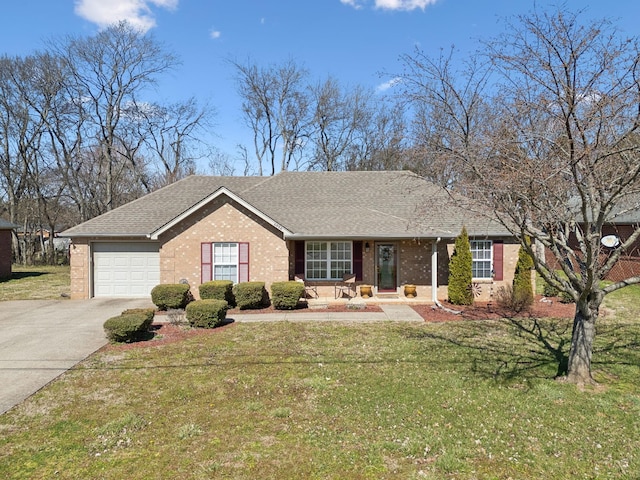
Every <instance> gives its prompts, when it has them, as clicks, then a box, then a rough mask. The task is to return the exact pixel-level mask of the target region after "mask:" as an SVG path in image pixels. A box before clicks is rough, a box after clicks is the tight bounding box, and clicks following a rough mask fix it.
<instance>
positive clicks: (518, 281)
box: [513, 247, 533, 312]
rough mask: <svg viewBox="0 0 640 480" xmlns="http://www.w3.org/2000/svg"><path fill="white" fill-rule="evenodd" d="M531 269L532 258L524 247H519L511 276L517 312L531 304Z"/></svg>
mask: <svg viewBox="0 0 640 480" xmlns="http://www.w3.org/2000/svg"><path fill="white" fill-rule="evenodd" d="M531 269H533V258H531V255H529V252H527V251H526V250H525V249H524V248H522V247H520V251H519V252H518V262H517V263H516V271H515V274H514V276H513V303H514V306H517V307H518V308H517V309H516V311H517V312H519V311H520V310H523V309H526V308H528V307H530V306H531V305H532V304H533V284H532V283H531Z"/></svg>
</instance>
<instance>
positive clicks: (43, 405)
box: [0, 312, 640, 479]
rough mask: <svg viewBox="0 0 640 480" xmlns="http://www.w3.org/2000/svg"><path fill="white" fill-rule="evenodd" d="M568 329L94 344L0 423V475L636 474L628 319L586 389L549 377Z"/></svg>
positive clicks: (634, 344)
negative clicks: (127, 346) (593, 384)
mask: <svg viewBox="0 0 640 480" xmlns="http://www.w3.org/2000/svg"><path fill="white" fill-rule="evenodd" d="M569 335H570V322H569V321H566V320H563V321H560V320H553V319H544V320H535V321H534V320H521V321H515V320H508V319H506V320H502V321H474V322H463V321H460V322H451V323H438V324H436V323H433V324H418V325H416V324H401V323H375V324H374V323H371V324H335V323H322V322H319V323H287V322H282V323H269V324H266V323H265V324H236V325H230V326H228V327H225V328H222V329H217V330H212V331H210V332H207V333H204V334H201V335H198V336H193V337H191V338H189V339H188V340H185V341H183V342H179V343H173V344H166V345H163V346H155V347H154V346H147V347H142V348H136V349H133V350H121V349H118V348H117V347H109V348H107V349H105V350H103V351H101V352H98V353H97V354H95V355H93V356H92V357H90V358H89V359H87V360H86V361H85V362H83V363H82V364H80V365H79V366H78V367H77V368H75V369H73V370H71V371H69V372H67V373H66V374H65V375H63V376H62V377H61V378H60V379H59V380H58V381H56V382H54V383H52V384H50V385H49V386H48V387H46V388H45V389H43V390H41V391H40V392H39V393H37V394H36V395H34V396H33V397H31V398H30V399H28V400H27V401H26V402H24V403H23V404H21V405H19V406H18V407H16V408H15V409H13V410H11V411H10V412H8V413H7V414H5V415H3V416H1V417H0V477H1V478H7V479H18V478H25V479H27V478H28V479H38V478H102V479H120V478H130V479H143V478H144V479H146V478H181V479H182V478H187V479H209V478H232V479H255V478H260V479H302V478H304V479H387V478H389V479H391V478H393V479H396V478H397V479H508V478H513V479H540V478H550V479H556V478H557V479H565V478H585V479H586V478H589V479H591V478H619V479H636V478H640V453H638V452H640V394H639V392H640V372H639V367H638V366H639V365H640V351H639V348H638V345H639V341H640V324H638V323H637V322H625V321H623V320H621V319H620V318H619V317H617V315H616V314H615V312H611V313H610V314H609V315H607V317H606V318H605V319H604V321H602V322H601V324H600V327H599V331H598V339H597V345H596V353H595V357H594V371H595V373H596V377H597V379H598V380H599V381H600V382H601V386H600V387H597V388H587V389H586V390H585V389H579V388H577V387H575V386H573V385H568V384H565V383H562V382H558V381H556V380H554V379H553V377H554V375H555V373H556V370H557V362H558V359H559V358H562V357H563V356H566V353H567V349H568V339H569Z"/></svg>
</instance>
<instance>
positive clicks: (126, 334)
mask: <svg viewBox="0 0 640 480" xmlns="http://www.w3.org/2000/svg"><path fill="white" fill-rule="evenodd" d="M153 315H154V311H153V309H150V308H149V309H144V308H138V309H132V310H125V311H124V312H122V313H121V314H120V315H118V316H117V317H111V318H110V319H108V320H107V321H106V322H104V325H103V328H104V331H105V333H106V335H107V339H108V340H109V341H110V342H112V343H129V342H135V341H136V340H139V339H140V338H142V337H143V336H144V334H145V333H146V332H148V331H149V327H150V326H151V323H152V322H153Z"/></svg>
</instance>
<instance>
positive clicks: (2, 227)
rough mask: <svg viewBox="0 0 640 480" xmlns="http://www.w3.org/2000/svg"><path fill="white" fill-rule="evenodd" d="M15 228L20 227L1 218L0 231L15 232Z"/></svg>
mask: <svg viewBox="0 0 640 480" xmlns="http://www.w3.org/2000/svg"><path fill="white" fill-rule="evenodd" d="M14 228H18V225H14V224H13V223H11V222H7V221H6V220H3V219H1V218H0V230H13V229H14Z"/></svg>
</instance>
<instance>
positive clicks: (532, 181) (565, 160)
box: [405, 8, 640, 383]
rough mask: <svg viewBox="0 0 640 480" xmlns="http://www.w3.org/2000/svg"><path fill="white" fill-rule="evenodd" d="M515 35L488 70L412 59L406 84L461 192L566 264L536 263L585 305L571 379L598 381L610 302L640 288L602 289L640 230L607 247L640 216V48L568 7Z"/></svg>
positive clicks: (512, 28)
mask: <svg viewBox="0 0 640 480" xmlns="http://www.w3.org/2000/svg"><path fill="white" fill-rule="evenodd" d="M507 28H508V30H506V32H505V33H504V34H503V35H502V36H500V37H498V38H496V39H494V40H490V41H488V42H487V43H486V57H484V58H486V59H487V60H488V61H489V63H482V61H480V62H478V63H472V65H476V66H480V67H481V68H477V69H476V68H473V69H471V70H467V72H466V74H461V75H454V74H453V69H452V68H451V63H450V62H444V63H441V62H439V61H438V60H435V61H428V60H427V61H426V62H425V61H423V60H425V59H426V57H424V56H423V55H422V54H417V55H415V56H413V57H405V65H407V67H408V71H407V73H406V75H405V79H408V80H411V81H412V83H411V82H409V83H407V84H406V85H407V86H408V88H409V92H408V93H410V94H411V95H412V99H413V100H414V101H415V102H418V103H424V105H425V108H426V109H427V111H429V112H431V113H432V115H433V118H434V119H435V120H436V124H435V125H434V126H432V127H430V128H426V129H424V130H423V131H424V142H423V145H424V146H425V147H428V150H429V152H428V153H429V154H431V155H434V156H437V155H442V154H444V155H446V156H447V158H448V159H450V160H451V161H452V162H455V166H456V167H455V168H456V173H455V177H454V178H455V181H456V182H458V183H456V184H455V186H454V188H456V189H458V190H460V191H463V192H465V193H466V194H467V195H469V196H471V197H472V198H473V200H475V201H480V203H481V204H482V205H484V206H485V208H486V211H485V213H487V212H490V213H491V214H492V215H495V216H497V217H498V219H499V220H500V221H501V222H502V224H503V225H504V226H505V227H506V228H508V229H509V230H510V231H511V232H512V233H513V234H514V235H515V236H516V237H518V238H519V239H520V240H521V245H522V248H525V249H527V250H528V251H529V253H531V254H532V255H533V254H534V253H535V252H534V251H533V245H534V243H533V242H529V241H527V238H531V239H534V240H536V241H537V242H539V243H541V244H542V245H544V247H546V248H547V249H548V250H549V251H550V252H552V253H553V256H554V257H555V260H557V263H556V261H553V262H551V261H549V262H547V260H546V259H545V258H544V257H542V256H540V255H533V256H534V258H535V267H536V269H537V271H538V272H539V273H540V275H541V276H542V277H543V278H544V280H545V281H546V282H548V283H549V284H551V285H553V286H555V287H557V288H558V289H559V290H561V291H563V292H565V293H566V294H568V295H569V296H570V297H571V298H572V299H573V300H574V301H575V303H576V312H575V317H574V322H573V336H572V340H571V347H570V351H569V356H568V359H567V366H566V374H567V375H566V378H567V379H568V380H569V381H571V382H575V383H582V382H592V381H593V380H592V376H591V359H592V352H593V341H594V337H595V334H596V331H595V325H596V320H597V318H598V313H599V309H600V305H601V303H602V300H603V298H604V297H605V295H607V294H609V293H611V292H614V291H616V290H618V289H620V288H623V287H625V286H627V285H631V284H636V283H640V277H637V276H633V277H629V278H626V279H625V280H623V281H620V282H615V283H611V284H608V285H606V286H604V285H603V283H602V280H603V279H604V278H605V276H606V275H607V273H608V272H609V271H610V270H611V269H612V267H613V266H614V265H615V264H616V263H617V262H618V261H619V260H620V258H621V257H622V256H623V255H625V253H626V252H628V251H629V250H630V249H631V248H632V245H633V244H634V242H635V241H636V240H637V239H638V238H639V237H640V228H639V226H638V225H636V226H635V229H634V230H633V232H632V233H631V235H629V236H628V237H626V238H625V239H623V241H622V242H621V243H620V244H619V245H617V246H615V247H605V246H603V245H602V244H601V240H602V238H603V229H604V227H605V226H606V225H607V224H610V223H612V222H614V221H615V220H616V218H617V217H618V216H619V215H622V214H624V213H627V212H629V211H636V212H637V211H638V209H640V201H639V199H640V195H639V194H640V144H639V143H638V141H637V140H638V128H639V127H640V108H639V107H640V82H639V78H638V72H639V70H638V66H639V65H638V59H639V58H640V50H639V48H638V43H637V40H636V39H628V38H622V37H621V36H620V35H619V33H618V32H617V31H616V29H615V28H614V27H613V26H612V25H611V24H610V23H609V22H608V21H606V20H602V21H593V22H586V23H583V22H581V13H571V12H568V11H566V10H564V9H562V8H561V9H559V10H556V11H553V12H549V13H547V12H539V11H534V12H532V13H530V14H528V15H523V16H519V17H516V18H515V19H513V21H511V22H510V23H509V24H508V25H507ZM485 67H486V69H485ZM489 81H490V83H489ZM489 87H490V88H489ZM434 134H437V135H434ZM434 136H435V138H436V139H438V138H439V139H438V141H435V142H434V141H433V139H434ZM469 208H471V206H469ZM479 213H482V211H479ZM556 265H558V266H559V267H557V266H556ZM556 268H559V270H557V269H556Z"/></svg>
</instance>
